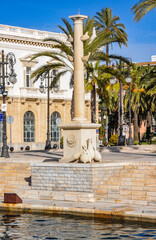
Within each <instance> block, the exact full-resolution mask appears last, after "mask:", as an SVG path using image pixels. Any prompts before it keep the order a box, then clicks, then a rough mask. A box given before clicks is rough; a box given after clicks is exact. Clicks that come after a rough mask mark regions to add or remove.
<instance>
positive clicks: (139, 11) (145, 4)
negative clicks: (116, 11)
mask: <svg viewBox="0 0 156 240" xmlns="http://www.w3.org/2000/svg"><path fill="white" fill-rule="evenodd" d="M155 7H156V0H139V1H138V2H137V3H136V4H135V5H134V6H133V7H132V9H131V10H132V12H133V13H134V19H133V20H134V21H136V22H139V21H140V20H141V19H142V18H143V17H144V16H145V15H146V13H147V12H149V11H152V10H153V9H154V8H155Z"/></svg>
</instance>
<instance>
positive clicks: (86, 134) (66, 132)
mask: <svg viewBox="0 0 156 240" xmlns="http://www.w3.org/2000/svg"><path fill="white" fill-rule="evenodd" d="M60 127H61V128H62V129H63V144H64V156H63V158H62V159H61V160H60V162H66V163H68V162H70V159H71V158H72V156H73V155H74V154H75V153H77V152H80V151H81V150H82V146H85V147H87V140H88V139H92V146H93V147H94V148H95V149H96V142H97V139H96V129H97V128H99V127H100V124H94V123H81V122H72V123H69V124H62V125H61V126H60Z"/></svg>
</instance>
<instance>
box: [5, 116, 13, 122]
mask: <svg viewBox="0 0 156 240" xmlns="http://www.w3.org/2000/svg"><path fill="white" fill-rule="evenodd" d="M13 121H14V118H13V116H8V117H7V123H10V124H11V123H13Z"/></svg>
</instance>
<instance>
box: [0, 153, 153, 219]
mask: <svg viewBox="0 0 156 240" xmlns="http://www.w3.org/2000/svg"><path fill="white" fill-rule="evenodd" d="M101 154H102V162H120V161H125V160H126V161H127V160H128V161H142V160H144V161H146V160H148V161H156V153H155V151H153V150H152V151H150V150H149V151H140V150H138V151H137V152H135V151H132V149H129V150H127V149H126V150H125V152H121V151H115V150H113V151H112V150H110V149H102V150H101ZM62 156H63V150H50V151H23V152H12V153H10V158H8V159H5V158H0V162H6V161H7V162H19V163H22V162H49V163H50V162H55V161H56V162H58V160H59V159H60V158H61V157H62ZM0 210H11V211H21V212H30V213H31V212H38V213H46V214H47V213H48V214H68V215H79V216H86V217H93V218H110V219H123V220H132V221H144V222H156V207H153V206H144V205H133V206H132V205H131V206H129V205H128V204H121V203H111V202H105V203H104V204H103V203H100V202H93V203H86V202H70V201H55V200H35V199H25V200H24V201H23V203H22V204H7V203H3V202H0Z"/></svg>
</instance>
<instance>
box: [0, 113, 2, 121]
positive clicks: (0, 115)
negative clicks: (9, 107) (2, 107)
mask: <svg viewBox="0 0 156 240" xmlns="http://www.w3.org/2000/svg"><path fill="white" fill-rule="evenodd" d="M0 122H3V113H0Z"/></svg>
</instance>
